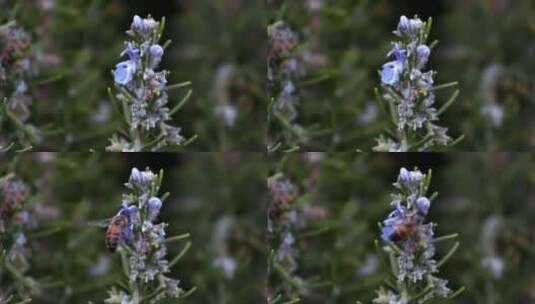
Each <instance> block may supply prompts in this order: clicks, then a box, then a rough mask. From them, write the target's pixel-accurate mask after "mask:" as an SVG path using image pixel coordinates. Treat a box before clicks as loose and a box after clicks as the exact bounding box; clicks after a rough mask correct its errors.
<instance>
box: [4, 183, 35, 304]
mask: <svg viewBox="0 0 535 304" xmlns="http://www.w3.org/2000/svg"><path fill="white" fill-rule="evenodd" d="M29 196H30V189H29V187H28V185H26V184H25V183H24V182H22V181H21V180H20V179H18V178H17V177H16V176H15V175H14V174H8V175H5V176H3V177H1V178H0V204H1V205H0V247H1V248H2V252H0V257H1V259H2V261H0V269H1V268H4V267H5V268H6V270H4V269H1V270H2V272H4V271H5V272H7V273H9V274H10V276H11V280H10V279H8V280H3V283H2V286H1V288H0V291H2V293H0V302H2V301H1V300H5V299H3V297H7V296H9V295H11V296H13V294H14V293H15V292H17V293H19V296H20V297H21V298H28V297H29V296H30V295H31V294H32V293H33V292H36V291H37V290H38V283H37V282H36V281H35V280H34V279H33V278H31V277H28V276H27V275H26V273H27V272H28V270H29V267H30V263H29V258H30V256H31V249H30V247H29V244H28V238H27V232H28V230H29V229H32V228H35V226H36V222H35V218H34V216H32V212H31V211H30V209H29V207H28V199H29ZM21 278H22V280H21ZM22 281H24V282H22ZM5 283H7V286H5ZM2 303H3V302H2Z"/></svg>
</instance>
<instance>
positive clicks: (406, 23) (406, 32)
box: [395, 16, 424, 37]
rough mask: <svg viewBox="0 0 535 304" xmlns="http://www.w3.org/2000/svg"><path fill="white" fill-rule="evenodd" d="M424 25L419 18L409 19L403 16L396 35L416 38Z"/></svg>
mask: <svg viewBox="0 0 535 304" xmlns="http://www.w3.org/2000/svg"><path fill="white" fill-rule="evenodd" d="M423 24H424V23H423V22H422V20H420V19H419V18H413V19H409V18H407V17H406V16H401V17H400V18H399V23H398V28H397V31H396V32H395V33H396V34H397V35H399V36H409V37H414V36H416V35H417V34H418V33H419V32H420V29H421V28H422V26H423Z"/></svg>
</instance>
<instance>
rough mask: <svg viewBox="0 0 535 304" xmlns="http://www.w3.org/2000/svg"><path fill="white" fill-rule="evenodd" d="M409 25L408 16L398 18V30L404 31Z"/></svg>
mask: <svg viewBox="0 0 535 304" xmlns="http://www.w3.org/2000/svg"><path fill="white" fill-rule="evenodd" d="M409 27H410V22H409V18H407V17H406V16H405V15H403V16H401V17H400V18H399V23H398V32H399V33H405V32H407V31H408V30H409Z"/></svg>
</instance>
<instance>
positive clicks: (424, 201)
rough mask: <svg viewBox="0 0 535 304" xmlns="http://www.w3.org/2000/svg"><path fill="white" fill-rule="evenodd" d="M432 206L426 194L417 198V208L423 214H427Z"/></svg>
mask: <svg viewBox="0 0 535 304" xmlns="http://www.w3.org/2000/svg"><path fill="white" fill-rule="evenodd" d="M430 206H431V202H430V201H429V199H428V198H427V197H425V196H422V197H419V198H418V199H417V200H416V208H417V209H418V211H419V212H420V213H421V214H422V215H424V216H425V215H427V213H428V212H429V207H430Z"/></svg>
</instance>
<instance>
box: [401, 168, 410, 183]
mask: <svg viewBox="0 0 535 304" xmlns="http://www.w3.org/2000/svg"><path fill="white" fill-rule="evenodd" d="M410 178H411V175H410V173H409V171H408V170H407V169H405V168H401V169H399V176H398V182H399V183H400V184H406V183H408V182H409V181H410Z"/></svg>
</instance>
